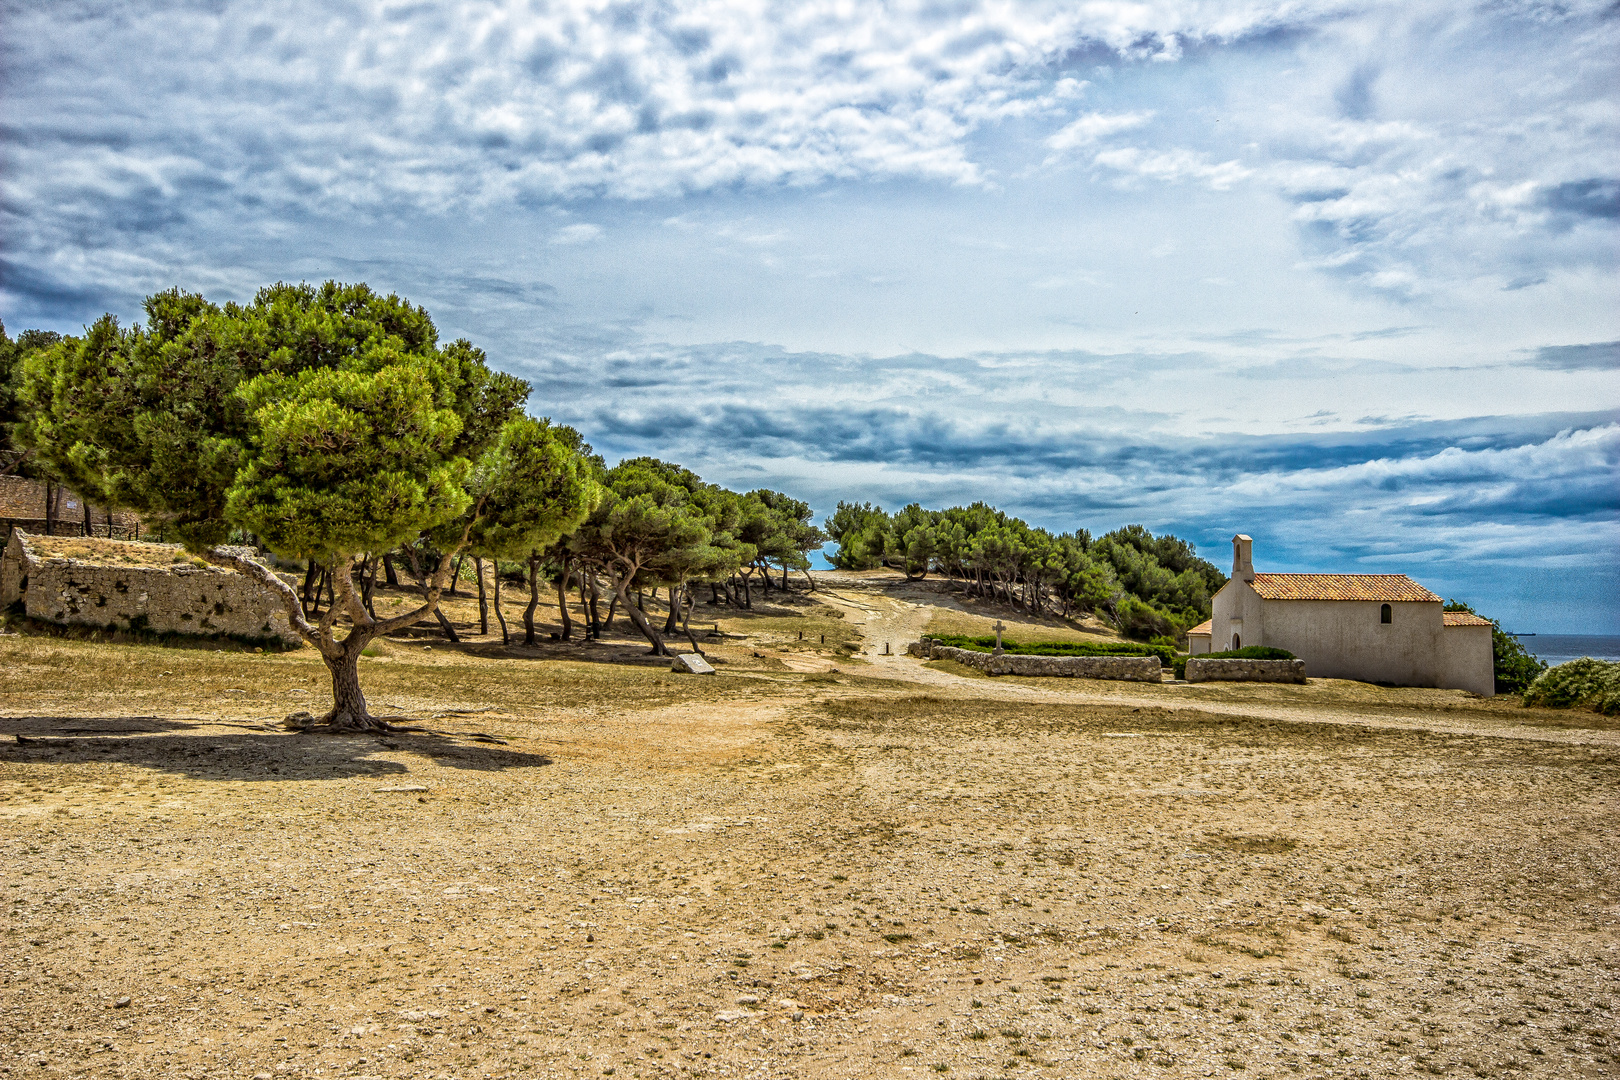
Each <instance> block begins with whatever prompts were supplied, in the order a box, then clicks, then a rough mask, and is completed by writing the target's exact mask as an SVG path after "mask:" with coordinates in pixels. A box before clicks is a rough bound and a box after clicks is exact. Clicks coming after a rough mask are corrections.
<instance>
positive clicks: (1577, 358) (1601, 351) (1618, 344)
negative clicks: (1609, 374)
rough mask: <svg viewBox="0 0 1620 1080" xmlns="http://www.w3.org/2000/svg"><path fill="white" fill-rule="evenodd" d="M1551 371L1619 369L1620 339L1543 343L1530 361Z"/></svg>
mask: <svg viewBox="0 0 1620 1080" xmlns="http://www.w3.org/2000/svg"><path fill="white" fill-rule="evenodd" d="M1530 362H1531V363H1532V364H1534V365H1535V366H1536V367H1539V368H1548V369H1550V370H1553V371H1605V370H1615V369H1620V341H1597V342H1593V343H1592V344H1590V345H1544V346H1542V347H1541V348H1539V349H1537V350H1536V351H1535V356H1534V357H1533V358H1532V359H1531V361H1530Z"/></svg>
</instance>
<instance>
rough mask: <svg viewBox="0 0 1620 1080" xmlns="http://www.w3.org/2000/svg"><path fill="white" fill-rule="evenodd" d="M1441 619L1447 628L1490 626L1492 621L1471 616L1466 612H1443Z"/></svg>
mask: <svg viewBox="0 0 1620 1080" xmlns="http://www.w3.org/2000/svg"><path fill="white" fill-rule="evenodd" d="M1440 617H1441V618H1442V619H1444V620H1445V623H1446V625H1447V626H1489V625H1491V620H1489V619H1482V618H1480V617H1479V616H1478V615H1470V614H1468V612H1466V611H1443V612H1441V613H1440Z"/></svg>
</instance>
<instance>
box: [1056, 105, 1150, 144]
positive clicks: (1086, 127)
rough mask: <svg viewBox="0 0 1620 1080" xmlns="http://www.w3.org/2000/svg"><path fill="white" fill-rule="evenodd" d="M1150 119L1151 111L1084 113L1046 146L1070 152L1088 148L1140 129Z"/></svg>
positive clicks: (1058, 132)
mask: <svg viewBox="0 0 1620 1080" xmlns="http://www.w3.org/2000/svg"><path fill="white" fill-rule="evenodd" d="M1151 119H1153V112H1152V110H1148V111H1146V112H1131V113H1114V114H1111V115H1110V114H1107V113H1097V112H1092V113H1086V114H1085V115H1084V116H1081V117H1078V118H1076V119H1075V120H1073V121H1071V122H1069V123H1068V124H1065V125H1064V126H1063V127H1062V128H1060V129H1058V131H1057V133H1056V134H1054V135H1052V136H1051V137H1049V138H1048V139H1047V140H1046V145H1047V146H1050V147H1051V148H1052V149H1053V150H1072V149H1074V148H1075V147H1078V146H1090V145H1092V144H1093V143H1096V142H1099V141H1101V140H1103V139H1105V138H1107V137H1108V136H1110V135H1114V134H1117V133H1119V132H1121V131H1129V130H1130V129H1132V128H1137V127H1141V126H1142V125H1143V124H1145V123H1147V122H1148V121H1149V120H1151Z"/></svg>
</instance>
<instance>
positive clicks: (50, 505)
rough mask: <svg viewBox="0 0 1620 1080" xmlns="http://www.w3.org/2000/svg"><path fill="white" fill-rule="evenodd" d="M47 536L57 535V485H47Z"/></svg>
mask: <svg viewBox="0 0 1620 1080" xmlns="http://www.w3.org/2000/svg"><path fill="white" fill-rule="evenodd" d="M45 535H46V536H55V535H56V485H55V484H51V483H47V484H46V485H45Z"/></svg>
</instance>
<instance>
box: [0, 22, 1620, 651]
mask: <svg viewBox="0 0 1620 1080" xmlns="http://www.w3.org/2000/svg"><path fill="white" fill-rule="evenodd" d="M0 65H3V66H0V80H3V84H0V90H3V93H0V318H3V319H4V321H5V325H6V327H7V329H8V331H10V332H12V333H15V332H16V331H18V330H20V329H23V328H27V327H40V328H46V329H55V330H59V331H63V332H68V333H74V332H78V331H79V330H80V329H81V328H82V327H83V326H84V325H85V324H86V323H88V322H90V321H92V320H93V319H95V318H96V317H98V316H99V315H100V314H102V313H103V312H109V311H110V312H112V313H114V314H116V315H118V316H119V317H120V318H121V319H122V320H124V321H126V322H135V321H138V320H139V319H140V317H141V306H140V305H141V299H142V298H143V297H144V296H146V295H148V294H150V293H152V292H156V291H159V290H162V289H167V288H170V287H174V286H179V287H181V288H183V289H187V290H191V291H196V292H201V293H203V294H204V295H206V296H208V297H209V298H210V299H213V300H216V301H225V300H246V299H249V298H251V297H252V295H253V293H254V292H255V291H256V290H257V289H258V288H259V287H261V286H263V285H266V284H269V283H271V282H275V281H280V280H287V281H297V280H308V281H320V280H325V279H327V278H336V279H338V280H343V281H356V280H360V281H366V282H369V283H370V284H371V285H372V286H373V287H375V288H377V289H379V290H383V291H388V292H397V293H399V294H400V295H402V296H405V297H407V298H409V299H410V300H411V301H413V302H415V303H418V304H421V305H423V306H424V307H426V308H427V310H428V311H429V312H430V313H431V314H432V316H433V318H434V320H435V322H436V324H437V325H438V327H439V329H440V333H441V338H443V339H445V340H449V339H453V338H456V337H466V338H469V339H470V340H472V341H473V342H474V343H475V344H477V345H479V346H481V347H482V348H484V349H485V350H486V351H487V353H488V354H489V357H490V359H491V361H492V362H493V363H494V364H495V366H497V367H500V368H503V369H505V370H508V371H511V372H513V373H515V374H518V375H521V376H523V377H524V378H527V379H529V380H531V381H532V383H533V385H534V394H533V397H532V398H531V401H530V411H531V412H533V413H535V414H536V415H542V416H549V417H551V418H552V419H553V420H555V421H557V422H561V423H568V424H572V425H574V426H575V427H577V428H579V429H580V430H581V431H582V432H583V433H584V435H585V437H586V438H587V439H588V440H589V441H590V442H591V443H592V444H593V445H594V446H595V447H596V448H597V449H598V450H599V451H600V452H602V453H603V454H604V456H606V457H607V458H608V459H609V461H610V462H611V461H613V460H617V459H618V458H620V457H623V456H632V455H640V454H651V455H655V456H658V457H661V458H665V459H666V460H672V461H678V462H680V463H681V464H683V465H686V466H687V467H689V468H692V469H694V470H695V471H697V472H698V473H699V474H700V475H702V476H703V477H704V479H706V480H710V481H713V482H716V483H723V484H726V485H728V486H731V487H736V488H739V489H744V490H747V489H752V488H756V487H772V488H777V489H780V490H785V491H788V492H790V493H792V494H793V495H795V496H796V497H798V498H801V499H805V500H807V501H809V502H810V503H811V504H812V505H813V506H814V507H815V508H816V510H817V512H818V515H825V514H828V513H830V512H831V511H832V510H833V508H834V507H835V506H836V504H837V503H838V502H839V501H840V500H844V501H862V502H864V501H873V502H877V503H880V504H881V505H882V506H884V507H885V508H888V509H891V510H892V509H897V508H898V507H899V506H901V505H904V504H905V503H909V502H913V501H916V502H921V503H922V504H923V505H925V506H930V507H940V506H945V505H951V504H958V503H968V502H972V501H975V500H980V499H982V500H985V501H988V502H990V503H992V504H994V505H996V506H999V507H1001V508H1002V509H1005V510H1007V511H1009V512H1012V513H1015V514H1018V515H1020V516H1022V517H1024V518H1025V519H1026V520H1028V521H1030V522H1031V523H1032V524H1037V525H1042V526H1045V527H1047V528H1051V529H1053V530H1070V529H1076V528H1085V529H1089V530H1091V531H1092V532H1093V533H1094V534H1100V533H1102V532H1106V531H1108V530H1110V529H1113V528H1117V527H1119V526H1121V525H1125V524H1130V523H1141V524H1144V525H1147V526H1148V527H1149V528H1151V529H1152V530H1154V531H1155V532H1165V531H1168V532H1173V533H1175V534H1176V535H1178V536H1181V537H1183V538H1185V539H1188V540H1190V541H1192V542H1193V543H1194V544H1195V545H1196V546H1197V547H1198V549H1199V551H1200V553H1202V554H1204V555H1205V556H1206V557H1208V558H1210V559H1211V560H1213V561H1214V562H1216V564H1217V565H1220V566H1222V567H1223V569H1224V568H1226V567H1227V564H1228V563H1229V552H1230V546H1229V539H1230V537H1231V536H1232V534H1233V533H1235V532H1240V531H1241V532H1245V533H1248V534H1250V535H1252V536H1253V537H1254V538H1255V564H1256V568H1257V569H1261V570H1267V571H1301V572H1304V571H1314V572H1332V571H1339V572H1352V573H1396V572H1404V573H1408V574H1410V575H1412V576H1413V577H1414V578H1416V579H1417V580H1419V581H1421V582H1422V583H1424V584H1425V585H1428V586H1429V587H1430V588H1431V589H1433V590H1435V591H1436V592H1439V593H1441V594H1442V595H1444V596H1447V597H1457V598H1459V599H1464V600H1467V601H1469V602H1471V603H1473V604H1474V605H1475V606H1476V608H1478V609H1479V610H1480V611H1481V612H1482V613H1484V614H1488V615H1491V616H1494V617H1497V618H1499V619H1501V620H1502V621H1503V623H1504V625H1505V626H1506V627H1507V629H1509V630H1517V631H1535V632H1540V633H1608V634H1620V528H1617V525H1620V482H1617V477H1620V469H1617V465H1620V264H1617V258H1616V256H1617V254H1620V7H1617V6H1616V5H1615V4H1614V3H1612V2H1610V0H1605V2H1602V3H1597V2H1584V0H1570V2H1566V3H1552V2H1515V0H1496V2H1490V3H1477V4H1473V3H1467V2H1463V0H1452V2H1447V3H1431V2H1426V0H1401V2H1390V3H1380V2H1361V3H1355V2H1347V3H1331V2H1318V0H1282V2H1261V0H1233V2H1229V3H1218V2H1188V3H1174V2H1168V0H1156V2H1154V0H1149V2H1126V0H1068V2H1065V3H1041V2H1030V3H1014V2H1006V0H983V2H981V0H941V2H930V3H879V2H876V0H861V2H853V0H830V2H829V0H795V2H790V3H770V2H759V0H751V2H704V0H669V2H662V3H632V2H623V3H603V2H568V0H559V2H553V3H545V2H539V0H535V2H525V0H481V2H472V0H448V2H444V3H436V4H427V3H414V2H412V3H404V2H401V3H388V2H361V0H347V2H346V0H322V2H304V0H252V2H237V0H197V2H163V0H145V2H142V3H119V2H117V0H95V2H73V0H58V2H55V3H51V4H37V3H21V2H17V0H0Z"/></svg>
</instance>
